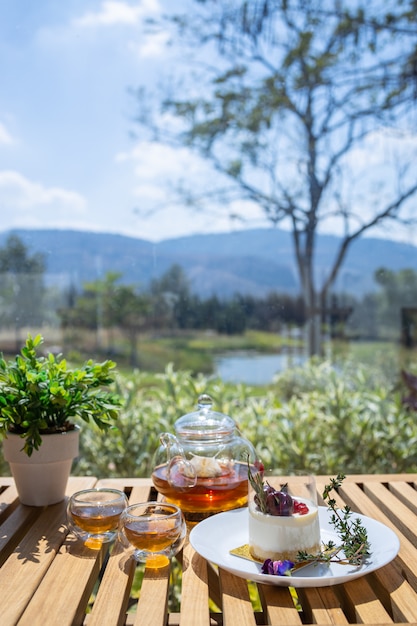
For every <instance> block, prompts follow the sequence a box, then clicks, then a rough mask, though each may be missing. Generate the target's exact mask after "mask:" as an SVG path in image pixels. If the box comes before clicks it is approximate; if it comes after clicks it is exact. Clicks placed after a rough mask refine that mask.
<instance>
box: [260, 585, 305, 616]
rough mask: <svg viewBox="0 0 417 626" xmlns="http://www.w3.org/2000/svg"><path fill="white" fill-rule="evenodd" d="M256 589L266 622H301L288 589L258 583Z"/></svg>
mask: <svg viewBox="0 0 417 626" xmlns="http://www.w3.org/2000/svg"><path fill="white" fill-rule="evenodd" d="M258 590H259V597H260V599H261V602H262V609H263V612H264V616H265V623H266V624H290V625H294V626H297V624H301V623H302V622H301V617H300V614H299V613H298V610H297V609H296V607H295V604H294V600H293V597H292V596H291V593H290V591H289V589H287V588H285V587H274V586H272V585H262V584H260V585H258Z"/></svg>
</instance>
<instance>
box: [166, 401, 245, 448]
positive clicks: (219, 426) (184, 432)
mask: <svg viewBox="0 0 417 626" xmlns="http://www.w3.org/2000/svg"><path fill="white" fill-rule="evenodd" d="M212 406H213V400H212V399H211V397H210V396H209V395H207V394H202V395H201V396H199V398H198V410H197V411H194V412H193V413H187V414H186V415H183V416H182V417H180V418H179V419H177V421H176V422H175V430H176V432H177V434H178V435H180V436H183V437H193V436H194V437H198V438H202V437H204V436H208V437H210V438H213V437H214V438H220V437H223V436H226V435H230V434H231V433H233V431H234V430H235V428H236V424H235V422H234V420H233V419H232V418H231V417H229V416H228V415H225V414H224V413H218V412H217V411H212V410H211V407H212Z"/></svg>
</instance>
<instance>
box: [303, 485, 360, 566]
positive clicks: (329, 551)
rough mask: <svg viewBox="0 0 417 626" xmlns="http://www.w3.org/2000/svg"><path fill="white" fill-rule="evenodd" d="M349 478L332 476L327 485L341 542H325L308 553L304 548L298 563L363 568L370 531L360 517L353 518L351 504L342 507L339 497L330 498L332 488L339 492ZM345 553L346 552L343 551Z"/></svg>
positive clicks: (326, 491) (325, 491)
mask: <svg viewBox="0 0 417 626" xmlns="http://www.w3.org/2000/svg"><path fill="white" fill-rule="evenodd" d="M344 479H345V475H344V474H338V475H337V477H336V478H331V479H330V483H329V484H328V485H326V486H325V488H324V491H323V500H324V501H325V502H326V501H327V506H328V510H329V511H332V516H331V518H330V523H331V524H332V526H334V528H335V530H336V532H337V533H338V535H339V538H340V544H339V545H337V544H335V543H334V542H333V541H329V542H328V543H326V544H324V546H323V550H322V551H321V552H319V553H318V554H307V553H306V552H302V551H300V552H299V553H298V555H297V563H307V562H308V563H340V564H346V565H355V566H357V567H359V566H360V565H362V564H363V563H364V561H366V559H367V557H368V556H369V555H370V544H369V540H368V532H367V530H366V528H365V527H364V526H363V525H362V523H361V521H360V520H359V519H354V520H352V519H351V516H352V511H351V509H350V507H349V506H345V507H344V508H343V509H338V508H337V506H336V500H335V499H334V498H331V497H330V494H331V492H332V491H337V489H339V487H340V486H341V485H342V482H343V480H344ZM341 552H343V555H341V554H340V553H341Z"/></svg>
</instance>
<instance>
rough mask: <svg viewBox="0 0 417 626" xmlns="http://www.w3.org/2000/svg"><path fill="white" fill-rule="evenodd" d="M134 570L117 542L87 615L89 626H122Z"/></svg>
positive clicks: (133, 562) (134, 564)
mask: <svg viewBox="0 0 417 626" xmlns="http://www.w3.org/2000/svg"><path fill="white" fill-rule="evenodd" d="M135 569H136V563H135V561H134V560H133V559H132V558H127V557H126V552H125V550H124V549H123V546H122V545H121V544H120V543H118V542H117V543H116V544H115V546H114V548H113V550H112V553H111V555H110V558H109V562H108V564H107V567H106V570H105V572H104V575H103V578H102V580H101V583H100V586H99V589H98V592H97V596H96V598H95V601H94V605H93V609H92V611H91V614H90V615H89V619H88V625H89V626H93V625H94V626H121V625H122V624H124V621H125V614H126V610H127V606H128V602H129V594H130V589H131V586H132V581H133V577H134V575H135Z"/></svg>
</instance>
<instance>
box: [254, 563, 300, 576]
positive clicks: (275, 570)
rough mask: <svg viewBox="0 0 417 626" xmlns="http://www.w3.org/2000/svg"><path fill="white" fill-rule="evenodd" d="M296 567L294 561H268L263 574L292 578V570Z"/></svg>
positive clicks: (264, 565)
mask: <svg viewBox="0 0 417 626" xmlns="http://www.w3.org/2000/svg"><path fill="white" fill-rule="evenodd" d="M293 567H294V563H293V562H292V561H288V560H285V561H272V559H266V561H264V563H263V565H262V569H261V571H262V574H271V575H275V576H291V570H292V568H293Z"/></svg>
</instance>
